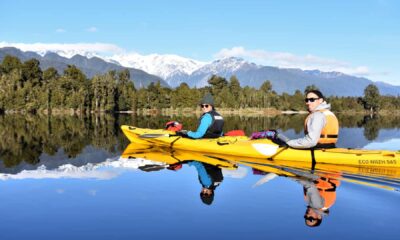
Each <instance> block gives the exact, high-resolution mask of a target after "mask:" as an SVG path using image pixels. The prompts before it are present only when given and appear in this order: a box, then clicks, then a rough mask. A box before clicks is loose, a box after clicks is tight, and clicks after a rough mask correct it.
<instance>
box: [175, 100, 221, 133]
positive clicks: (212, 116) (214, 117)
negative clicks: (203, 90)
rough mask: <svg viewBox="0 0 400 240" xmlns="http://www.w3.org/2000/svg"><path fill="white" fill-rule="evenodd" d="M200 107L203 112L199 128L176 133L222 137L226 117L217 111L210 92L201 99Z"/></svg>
mask: <svg viewBox="0 0 400 240" xmlns="http://www.w3.org/2000/svg"><path fill="white" fill-rule="evenodd" d="M200 108H201V111H202V112H203V114H202V115H201V117H200V120H199V126H198V127H197V130H196V131H186V130H181V131H178V132H176V134H177V135H179V136H182V137H189V138H193V139H199V138H218V137H221V136H222V135H223V132H222V129H223V127H224V119H223V118H222V116H221V115H220V114H219V113H217V111H215V107H214V98H213V97H212V95H211V94H210V93H207V94H206V95H204V97H203V98H202V99H201V100H200Z"/></svg>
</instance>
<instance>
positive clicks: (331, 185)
mask: <svg viewBox="0 0 400 240" xmlns="http://www.w3.org/2000/svg"><path fill="white" fill-rule="evenodd" d="M313 176H314V177H312V178H311V179H310V180H298V182H299V183H300V184H302V185H303V191H304V200H305V201H306V203H307V209H306V212H305V214H304V221H305V224H306V225H307V226H309V227H317V226H319V225H320V224H321V222H322V218H323V216H327V215H328V214H329V208H331V207H332V206H333V204H334V203H335V201H336V188H337V187H338V186H339V185H340V181H339V180H338V179H337V177H338V176H332V175H331V176H329V174H324V175H321V176H317V175H313Z"/></svg>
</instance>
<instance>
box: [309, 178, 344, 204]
mask: <svg viewBox="0 0 400 240" xmlns="http://www.w3.org/2000/svg"><path fill="white" fill-rule="evenodd" d="M339 185H340V181H339V180H337V179H335V178H326V177H320V178H319V179H318V180H317V181H316V183H315V186H316V187H317V189H318V192H319V194H320V195H321V197H322V198H324V199H325V204H324V208H325V209H328V208H330V207H331V206H332V205H333V204H334V203H335V201H336V188H337V187H339Z"/></svg>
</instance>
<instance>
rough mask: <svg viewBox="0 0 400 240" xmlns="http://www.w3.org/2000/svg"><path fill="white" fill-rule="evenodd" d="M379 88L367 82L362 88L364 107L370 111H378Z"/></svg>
mask: <svg viewBox="0 0 400 240" xmlns="http://www.w3.org/2000/svg"><path fill="white" fill-rule="evenodd" d="M380 105H381V104H380V94H379V89H378V87H376V86H375V85H374V84H369V85H368V86H367V87H366V88H365V89H364V108H365V109H366V110H369V111H370V112H371V113H375V112H377V111H378V109H379V107H380Z"/></svg>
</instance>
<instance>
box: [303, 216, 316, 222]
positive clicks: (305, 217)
mask: <svg viewBox="0 0 400 240" xmlns="http://www.w3.org/2000/svg"><path fill="white" fill-rule="evenodd" d="M304 219H305V220H307V221H310V222H311V223H313V222H314V221H316V220H317V219H316V218H314V217H311V216H304Z"/></svg>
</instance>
